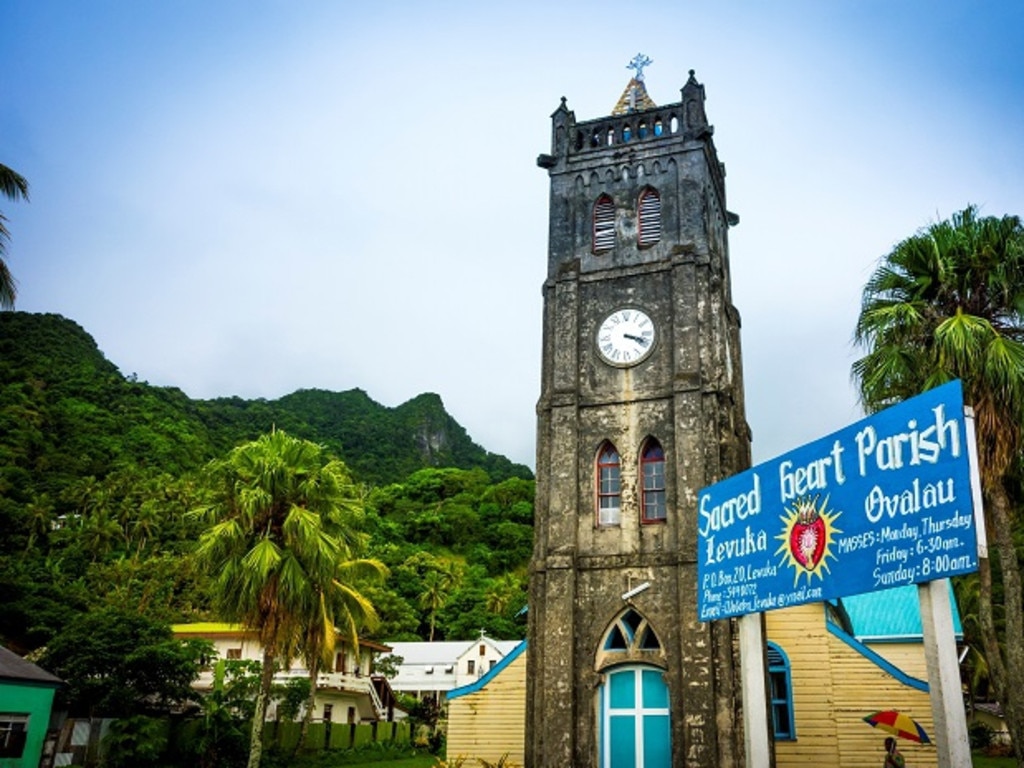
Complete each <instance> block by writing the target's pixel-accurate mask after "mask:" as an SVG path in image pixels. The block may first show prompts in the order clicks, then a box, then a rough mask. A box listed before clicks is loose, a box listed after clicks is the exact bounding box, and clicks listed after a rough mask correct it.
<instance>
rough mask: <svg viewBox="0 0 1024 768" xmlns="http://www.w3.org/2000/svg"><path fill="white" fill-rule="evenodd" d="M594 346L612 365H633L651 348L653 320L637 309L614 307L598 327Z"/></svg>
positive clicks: (652, 345)
mask: <svg viewBox="0 0 1024 768" xmlns="http://www.w3.org/2000/svg"><path fill="white" fill-rule="evenodd" d="M597 349H598V351H599V352H600V353H601V357H603V358H604V360H605V361H606V362H608V363H611V364H612V365H618V366H622V367H625V366H629V365H636V364H637V363H639V362H640V361H641V360H643V359H644V358H646V357H647V356H648V355H649V354H651V350H652V349H654V321H653V320H651V318H649V317H648V316H647V314H646V313H645V312H643V311H641V310H639V309H633V308H631V307H626V308H623V309H617V310H615V311H614V312H612V313H611V314H610V315H608V317H606V318H605V320H604V322H603V323H601V327H600V328H598V329H597Z"/></svg>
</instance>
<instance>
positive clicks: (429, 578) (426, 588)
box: [420, 568, 455, 642]
mask: <svg viewBox="0 0 1024 768" xmlns="http://www.w3.org/2000/svg"><path fill="white" fill-rule="evenodd" d="M454 585H455V574H454V573H453V572H452V571H451V570H447V569H442V568H439V569H437V570H432V571H428V572H427V573H426V575H425V576H424V577H423V591H422V592H420V607H421V608H424V609H426V611H427V615H428V616H429V617H430V618H429V621H430V642H434V629H435V628H436V626H437V612H438V611H440V610H441V609H442V608H443V607H444V606H445V604H446V603H447V602H448V598H449V597H450V596H451V591H452V587H453V586H454Z"/></svg>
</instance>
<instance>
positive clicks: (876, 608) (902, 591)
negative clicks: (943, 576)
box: [842, 582, 964, 643]
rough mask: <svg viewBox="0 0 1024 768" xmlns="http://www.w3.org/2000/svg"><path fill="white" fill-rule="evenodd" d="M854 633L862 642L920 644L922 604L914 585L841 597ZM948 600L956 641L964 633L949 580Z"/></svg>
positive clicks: (922, 635) (921, 637)
mask: <svg viewBox="0 0 1024 768" xmlns="http://www.w3.org/2000/svg"><path fill="white" fill-rule="evenodd" d="M842 600H843V607H844V608H845V609H846V613H847V615H848V616H849V617H850V622H851V623H852V624H853V634H854V635H855V636H856V637H857V639H858V640H860V641H861V642H862V643H919V642H921V640H922V639H923V638H924V631H923V629H922V627H921V604H920V600H919V599H918V596H917V585H915V584H907V585H905V586H902V587H893V588H892V589H884V590H880V591H878V592H869V593H867V594H864V595H852V596H850V597H844V598H843V599H842ZM949 602H950V608H951V609H952V611H953V633H954V634H955V635H956V639H957V640H962V639H963V636H964V630H963V625H962V624H961V622H960V612H959V611H958V610H957V607H956V600H955V599H954V597H953V585H952V582H950V583H949Z"/></svg>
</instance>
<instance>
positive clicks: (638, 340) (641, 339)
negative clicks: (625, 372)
mask: <svg viewBox="0 0 1024 768" xmlns="http://www.w3.org/2000/svg"><path fill="white" fill-rule="evenodd" d="M622 336H623V338H626V339H629V340H630V341H635V342H636V343H637V344H639V345H640V346H642V347H646V346H647V345H648V344H650V343H651V342H650V340H648V339H645V338H644V337H643V336H634V335H633V334H632V333H624V334H622Z"/></svg>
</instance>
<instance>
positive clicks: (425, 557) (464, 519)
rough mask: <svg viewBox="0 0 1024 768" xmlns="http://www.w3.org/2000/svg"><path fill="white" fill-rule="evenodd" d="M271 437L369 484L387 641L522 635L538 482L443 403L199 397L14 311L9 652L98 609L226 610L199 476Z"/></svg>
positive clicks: (2, 380)
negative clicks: (204, 559) (211, 559)
mask: <svg viewBox="0 0 1024 768" xmlns="http://www.w3.org/2000/svg"><path fill="white" fill-rule="evenodd" d="M271 429H278V430H283V431H286V432H288V433H290V434H292V435H294V436H296V437H302V438H305V439H308V440H312V441H314V442H316V443H319V444H322V445H324V446H325V447H326V448H327V449H328V450H329V451H330V452H331V453H333V454H334V455H336V456H338V457H339V458H341V459H342V460H343V461H345V463H346V464H347V465H348V467H349V468H350V470H351V471H352V474H353V477H354V478H355V479H356V481H357V482H360V483H362V484H364V486H365V489H366V490H365V494H364V495H365V499H366V508H367V513H366V518H365V525H366V531H367V533H368V534H369V535H370V536H369V542H370V544H369V549H368V553H367V554H369V555H371V556H373V557H377V558H379V559H381V560H382V561H383V562H385V563H386V564H387V565H388V567H389V568H390V569H391V577H390V578H389V580H388V581H387V582H386V583H385V585H384V586H383V587H380V586H371V587H368V588H367V589H368V591H369V592H371V593H372V595H373V598H374V601H375V603H376V604H377V607H378V609H379V610H380V613H381V616H382V619H383V626H382V627H381V629H380V630H379V631H378V632H377V636H378V637H379V638H380V639H392V640H396V639H413V638H416V637H426V636H427V635H429V632H430V631H431V627H433V628H435V631H436V635H437V636H438V637H450V638H455V637H461V636H467V637H470V636H472V635H473V634H474V633H475V632H478V631H479V629H480V628H481V627H485V628H487V629H488V631H490V632H491V633H492V634H494V635H496V636H517V635H519V634H520V633H521V632H522V620H521V619H517V618H516V613H517V612H518V611H519V609H520V608H521V607H522V606H523V605H524V604H525V565H526V561H527V559H528V557H529V553H530V544H531V539H532V513H533V507H532V502H533V482H532V475H531V473H530V471H529V469H528V468H527V467H524V466H522V465H516V464H513V463H512V462H510V461H509V460H508V459H506V458H505V457H503V456H498V455H495V454H492V453H488V452H487V451H485V450H484V449H483V448H481V447H480V446H478V445H476V444H475V443H473V441H472V440H471V439H470V437H469V436H468V435H467V434H466V431H465V430H464V429H463V428H462V427H461V426H460V425H459V424H458V423H457V422H456V421H455V420H454V419H452V417H451V416H449V415H448V414H447V413H446V412H445V410H444V406H443V404H442V402H441V398H440V397H439V396H437V395H435V394H423V395H420V396H419V397H416V398H414V399H413V400H410V401H409V402H407V403H404V404H403V405H401V406H398V407H397V408H386V407H384V406H382V405H380V404H378V403H376V402H374V401H373V400H371V399H370V397H369V396H368V395H367V394H366V393H365V392H362V391H360V390H351V391H348V392H343V393H335V392H326V391H319V390H301V391H298V392H295V393H292V394H290V395H287V396H285V397H282V398H280V399H277V400H243V399H240V398H219V399H216V400H193V399H191V398H189V397H188V396H187V395H186V394H185V393H183V392H182V391H180V390H178V389H174V388H168V387H156V386H152V385H149V384H146V383H144V382H140V381H137V380H135V379H134V377H125V376H123V375H122V374H121V373H120V372H119V370H118V369H117V367H116V366H115V365H114V364H113V363H111V362H110V361H108V360H107V359H106V358H105V357H104V356H103V354H102V352H100V350H99V349H97V347H96V344H95V342H94V341H93V339H92V338H91V337H90V336H89V334H88V333H86V331H85V330H83V329H82V328H81V327H80V326H78V325H77V324H75V323H74V322H72V321H70V320H67V319H65V318H62V317H59V316H57V315H33V314H26V313H19V312H3V313H0V526H2V530H3V531H4V535H3V536H2V537H0V605H3V606H4V610H3V611H2V612H0V642H2V643H4V644H8V645H11V646H12V647H14V648H16V649H19V650H22V651H25V650H30V649H32V648H35V647H38V646H39V645H42V644H44V643H46V642H47V641H48V640H49V639H50V638H51V637H52V636H53V635H54V633H55V632H57V631H58V630H59V629H60V628H61V627H62V626H63V625H65V624H66V622H67V621H68V620H69V619H70V618H71V617H73V616H74V615H75V614H77V613H80V612H82V611H86V610H90V609H93V608H96V607H100V606H104V605H120V606H125V605H130V606H134V607H136V608H137V609H138V610H139V611H140V612H142V613H146V614H147V615H150V616H151V617H153V618H157V619H159V620H161V621H180V620H192V619H197V618H215V617H211V616H210V615H209V609H208V596H207V591H206V584H205V582H204V578H203V577H202V576H201V575H199V574H198V573H197V572H196V571H195V569H194V568H193V566H192V563H191V557H190V553H191V549H192V547H193V545H194V542H195V540H196V538H197V536H198V533H199V530H198V527H197V526H198V525H199V524H198V523H197V522H196V520H195V518H194V517H192V516H190V515H189V514H188V513H189V512H190V510H192V509H195V508H196V507H197V506H199V505H201V504H202V502H203V487H202V482H201V478H202V475H201V471H202V468H203V467H204V466H205V465H206V464H207V463H208V462H209V461H210V460H211V459H214V458H217V457H222V456H224V455H225V454H227V452H228V451H230V450H231V449H232V448H233V447H235V446H237V445H239V444H241V443H244V442H246V441H249V440H252V439H254V438H256V437H257V436H259V435H260V434H262V433H265V432H268V431H270V430H271ZM431 574H433V575H431ZM428 593H430V594H428Z"/></svg>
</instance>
